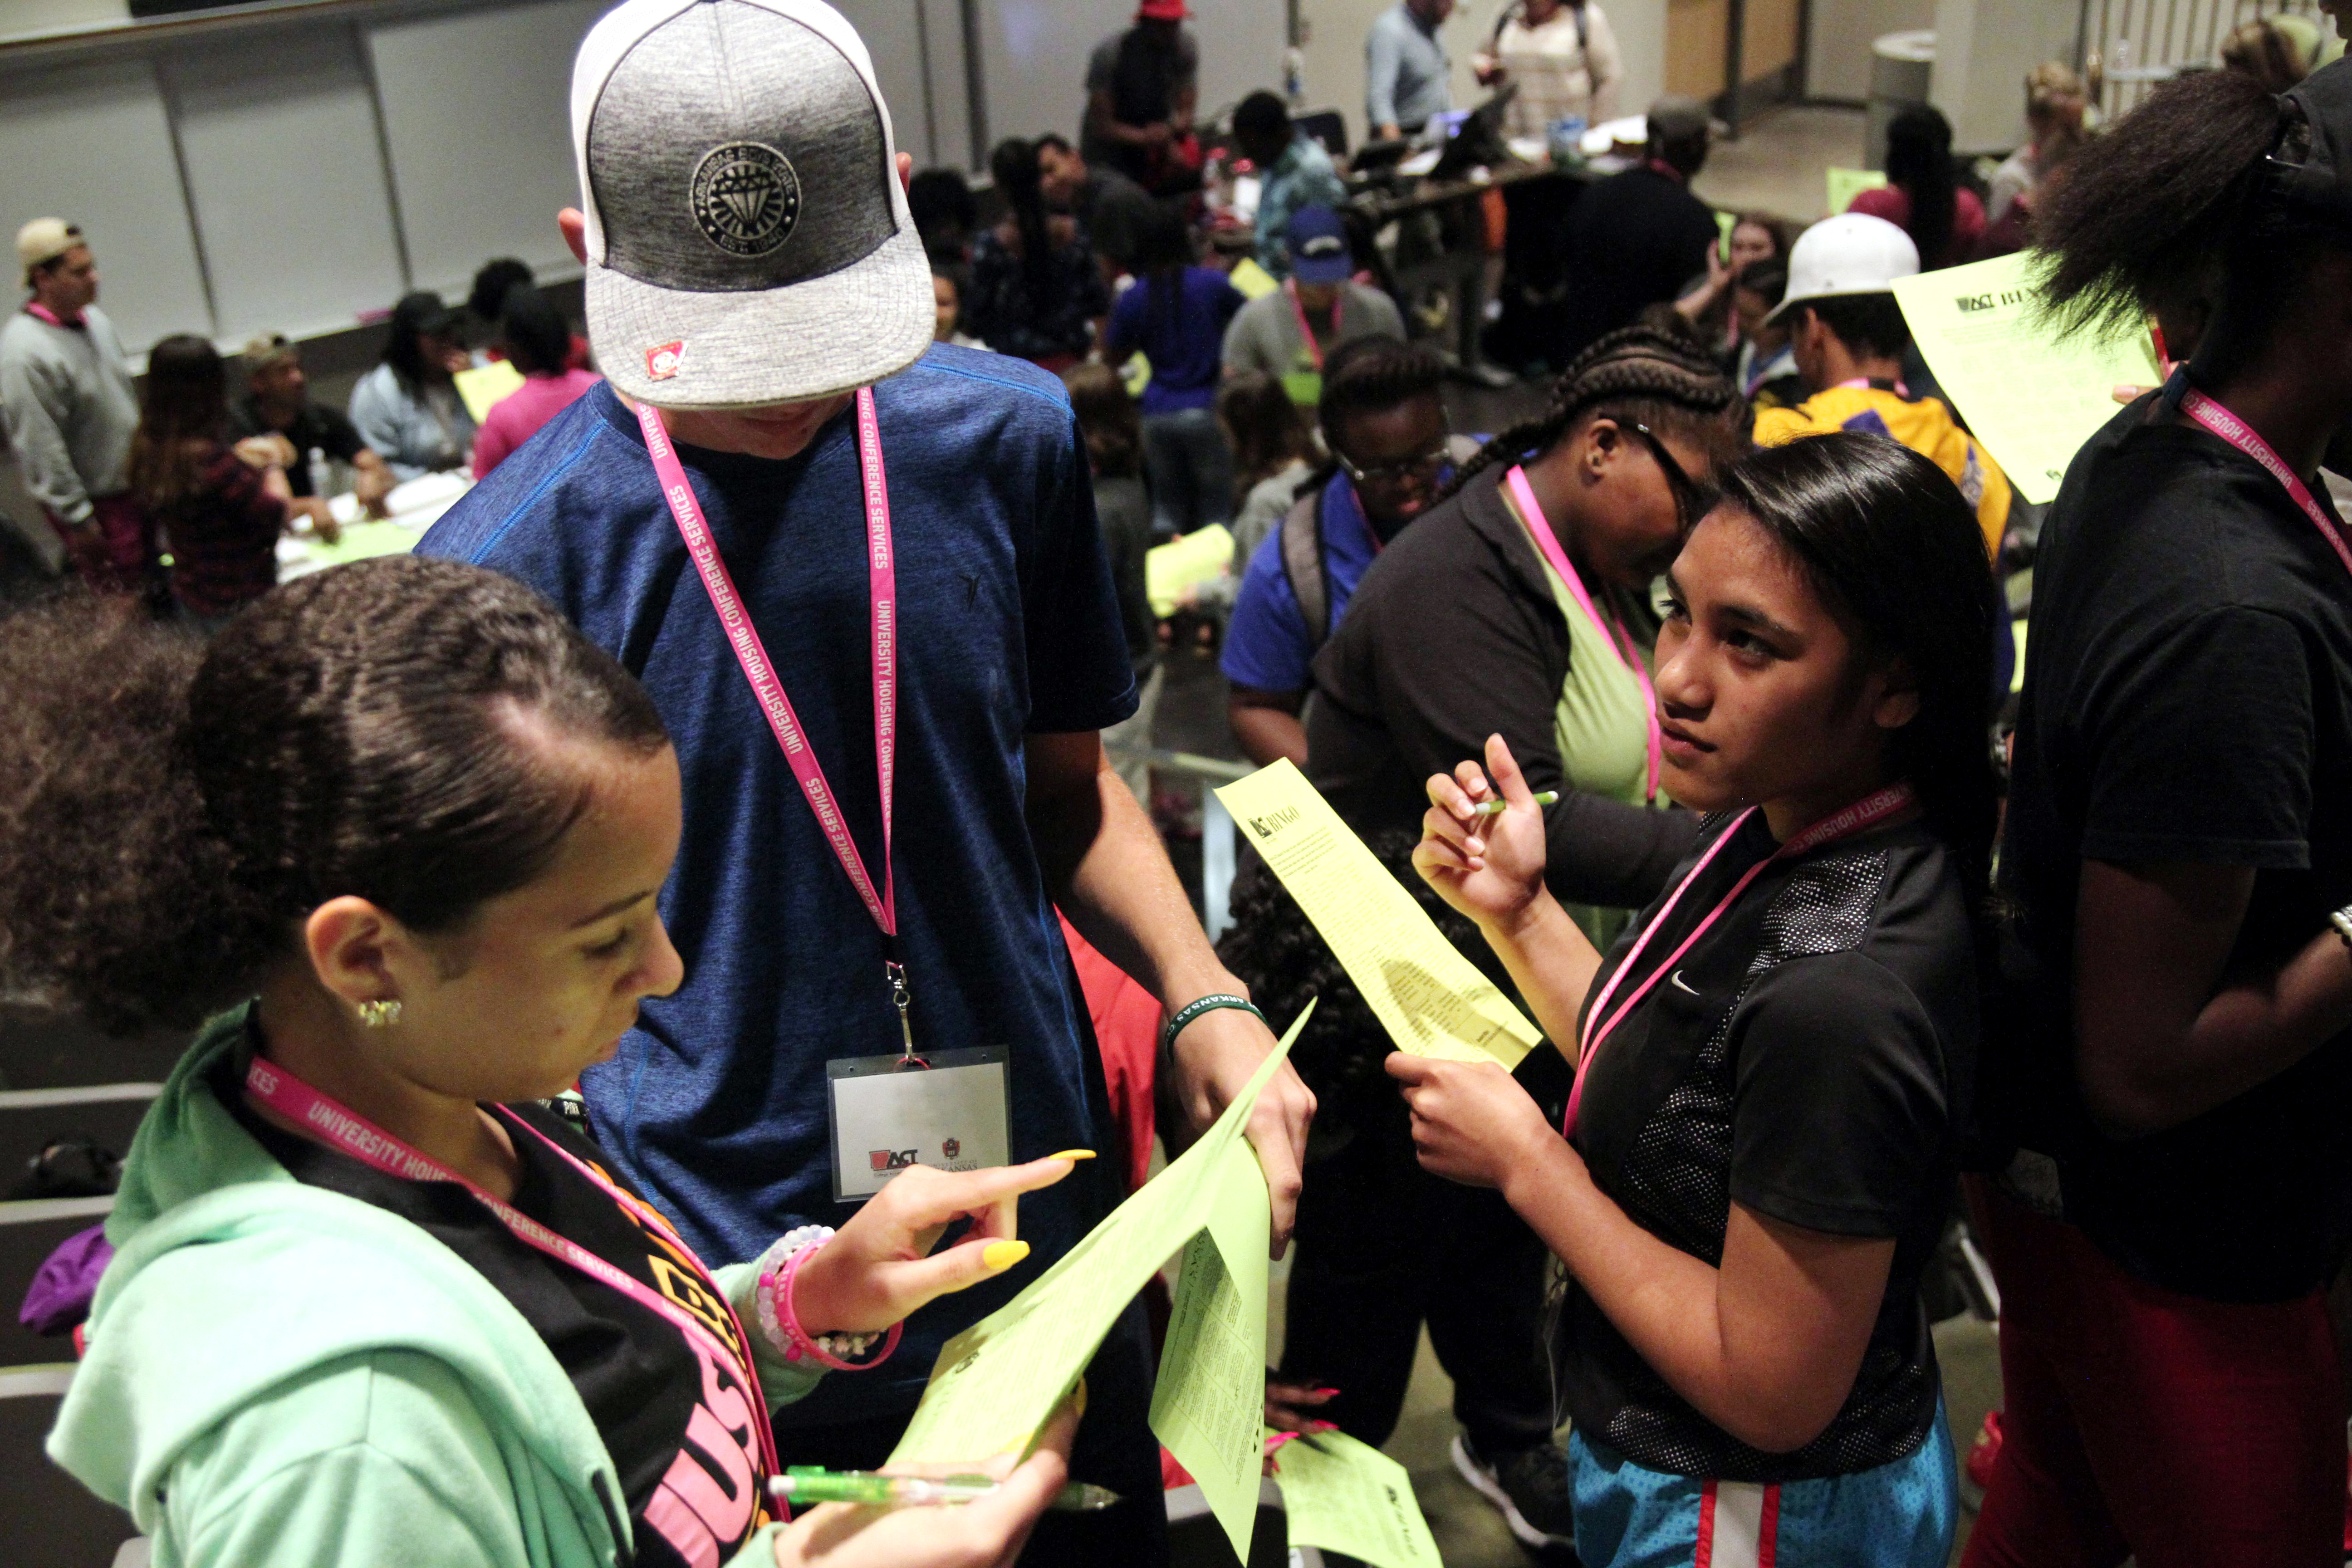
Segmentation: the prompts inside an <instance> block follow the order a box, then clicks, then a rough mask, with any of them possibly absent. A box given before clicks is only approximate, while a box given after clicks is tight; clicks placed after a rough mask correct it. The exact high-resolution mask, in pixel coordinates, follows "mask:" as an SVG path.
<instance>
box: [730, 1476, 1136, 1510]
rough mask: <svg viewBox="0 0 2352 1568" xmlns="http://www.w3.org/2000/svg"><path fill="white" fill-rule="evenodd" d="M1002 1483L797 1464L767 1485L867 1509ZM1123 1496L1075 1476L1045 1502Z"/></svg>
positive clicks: (1055, 1504) (983, 1492) (784, 1493)
mask: <svg viewBox="0 0 2352 1568" xmlns="http://www.w3.org/2000/svg"><path fill="white" fill-rule="evenodd" d="M999 1484H1000V1483H998V1482H996V1481H993V1480H991V1479H989V1478H988V1477H986V1476H886V1475H881V1474H879V1473H877V1472H876V1471H873V1470H827V1469H823V1468H818V1467H816V1466H814V1465H795V1466H793V1467H792V1468H790V1469H787V1470H786V1471H785V1472H784V1473H783V1474H782V1475H781V1476H778V1477H776V1478H775V1479H772V1480H771V1481H770V1482H769V1483H768V1490H769V1491H771V1492H772V1493H773V1494H774V1495H775V1496H777V1497H780V1498H782V1499H783V1500H785V1501H786V1502H792V1503H818V1502H854V1503H862V1504H864V1505H865V1506H866V1507H868V1508H922V1507H926V1506H936V1505H939V1504H942V1503H960V1502H972V1501H974V1500H978V1499H981V1498H984V1497H986V1496H987V1495H988V1494H989V1493H991V1492H992V1491H995V1490H996V1489H998V1486H999ZM1118 1500H1119V1496H1118V1493H1117V1492H1115V1491H1112V1490H1111V1489H1109V1488H1108V1487H1098V1486H1094V1485H1091V1484H1089V1483H1087V1482H1085V1481H1072V1482H1071V1483H1070V1484H1069V1485H1067V1486H1066V1487H1064V1488H1063V1489H1061V1490H1060V1491H1058V1492H1055V1494H1054V1500H1053V1501H1052V1502H1049V1503H1047V1504H1046V1505H1045V1506H1046V1507H1047V1508H1049V1509H1052V1510H1055V1511H1056V1512H1060V1513H1093V1512H1095V1511H1097V1510H1100V1509H1106V1508H1108V1507H1110V1506H1111V1505H1112V1504H1114V1503H1116V1502H1118Z"/></svg>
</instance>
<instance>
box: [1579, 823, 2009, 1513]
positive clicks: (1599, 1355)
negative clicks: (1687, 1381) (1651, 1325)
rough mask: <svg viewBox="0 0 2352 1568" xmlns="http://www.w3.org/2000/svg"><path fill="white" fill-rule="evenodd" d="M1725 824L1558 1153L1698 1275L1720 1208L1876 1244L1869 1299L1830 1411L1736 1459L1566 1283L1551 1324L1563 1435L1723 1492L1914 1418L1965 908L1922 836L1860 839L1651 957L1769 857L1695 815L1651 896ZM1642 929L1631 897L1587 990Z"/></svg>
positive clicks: (1634, 980) (1929, 1377) (1633, 979)
mask: <svg viewBox="0 0 2352 1568" xmlns="http://www.w3.org/2000/svg"><path fill="white" fill-rule="evenodd" d="M1725 832H1735V833H1737V835H1738V837H1736V838H1735V839H1734V840H1733V842H1731V843H1730V844H1728V845H1727V846H1726V847H1725V848H1724V850H1723V852H1722V853H1721V854H1719V855H1717V857H1716V858H1715V859H1714V860H1713V862H1712V863H1710V864H1709V865H1708V866H1707V867H1706V869H1705V870H1704V871H1703V872H1701V873H1700V874H1699V875H1698V876H1697V878H1696V880H1695V881H1694V882H1693V884H1692V886H1691V887H1690V888H1689V889H1688V890H1687V891H1686V892H1685V893H1684V895H1683V897H1682V899H1681V900H1680V901H1679V902H1678V903H1677V904H1676V905H1675V909H1674V910H1673V911H1672V913H1671V915H1670V916H1669V918H1667V919H1666V920H1665V921H1664V922H1663V923H1662V924H1661V925H1660V926H1659V929H1658V933H1657V935H1656V937H1655V938H1654V939H1653V940H1652V941H1651V942H1649V944H1648V945H1647V946H1646V947H1645V948H1644V949H1643V952H1642V954H1641V956H1640V962H1639V964H1638V965H1637V966H1636V967H1635V968H1634V969H1633V971H1631V972H1630V973H1628V974H1627V976H1626V980H1625V983H1624V984H1623V985H1622V987H1620V988H1619V990H1618V993H1617V994H1615V995H1614V996H1612V997H1611V999H1610V1002H1611V1006H1612V1011H1613V1010H1614V1009H1615V1008H1616V1007H1617V1006H1619V1005H1622V1004H1623V1002H1624V1001H1625V999H1626V998H1627V997H1629V996H1631V995H1632V994H1633V993H1634V992H1635V991H1636V990H1637V989H1638V988H1639V987H1640V986H1641V984H1642V983H1643V981H1644V980H1645V979H1647V978H1648V977H1649V976H1650V975H1651V974H1653V973H1656V971H1657V970H1658V969H1659V967H1660V966H1661V965H1663V964H1664V963H1665V962H1666V960H1667V959H1668V958H1669V957H1670V956H1673V957H1674V967H1673V969H1672V970H1671V971H1670V972H1669V973H1668V974H1667V975H1666V976H1665V978H1664V979H1663V980H1661V981H1660V982H1659V983H1658V984H1655V985H1654V986H1652V987H1651V988H1650V990H1649V991H1648V992H1647V993H1646V994H1643V997H1642V999H1641V1001H1640V1003H1639V1005H1635V1006H1633V1008H1632V1009H1631V1010H1630V1011H1628V1012H1626V1013H1625V1015H1624V1016H1623V1018H1622V1021H1621V1022H1620V1023H1618V1024H1617V1025H1616V1026H1615V1027H1614V1028H1613V1029H1612V1031H1611V1032H1610V1033H1609V1034H1608V1036H1607V1037H1606V1038H1605V1039H1604V1040H1603V1041H1602V1042H1601V1046H1600V1047H1599V1048H1598V1049H1596V1050H1595V1051H1594V1052H1593V1054H1592V1056H1591V1059H1590V1060H1589V1061H1588V1063H1587V1064H1586V1068H1585V1072H1586V1083H1585V1089H1584V1099H1583V1105H1582V1109H1581V1110H1580V1113H1579V1120H1578V1122H1577V1128H1576V1136H1575V1139H1574V1142H1575V1144H1576V1148H1577V1151H1578V1152H1580V1153H1581V1154H1582V1155H1583V1156H1584V1159H1585V1163H1586V1164H1587V1166H1588V1167H1589V1168H1590V1169H1591V1173H1592V1179H1593V1182H1594V1183H1595V1184H1597V1185H1598V1186H1599V1187H1600V1188H1601V1191H1602V1192H1604V1193H1606V1194H1609V1196H1610V1197H1611V1198H1612V1199H1613V1200H1615V1201H1616V1203H1617V1204H1618V1205H1620V1206H1622V1208H1623V1209H1624V1210H1625V1212H1626V1214H1627V1215H1629V1216H1630V1217H1631V1218H1632V1219H1633V1222H1634V1223H1635V1224H1636V1225H1639V1226H1642V1228H1643V1229H1644V1230H1647V1231H1649V1232H1650V1233H1651V1234H1652V1235H1654V1236H1655V1237H1658V1238H1659V1239H1660V1240H1662V1241H1664V1242H1665V1243H1667V1244H1668V1245H1669V1246H1671V1247H1677V1248H1679V1249H1680V1250H1682V1251H1684V1252H1686V1253H1689V1254H1690V1255H1691V1256H1693V1257H1695V1258H1699V1259H1701V1260H1702V1261H1704V1262H1706V1263H1707V1264H1710V1265H1715V1266H1720V1264H1721V1263H1722V1260H1723V1246H1724V1236H1725V1232H1726V1227H1727V1225H1728V1222H1729V1218H1730V1213H1731V1205H1733V1204H1735V1203H1737V1204H1738V1205H1741V1206H1742V1207H1743V1208H1747V1209H1749V1210H1751V1211H1753V1212H1755V1213H1757V1214H1760V1215H1766V1216H1767V1217H1769V1218H1771V1219H1775V1220H1780V1221H1781V1222H1783V1223H1785V1224H1788V1225H1793V1226H1802V1227H1804V1228H1805V1229H1808V1230H1817V1231H1823V1232H1827V1233H1828V1234H1831V1235H1833V1236H1845V1237H1878V1238H1892V1239H1893V1240H1894V1242H1895V1260H1894V1265H1893V1267H1892V1268H1891V1269H1890V1270H1889V1272H1888V1276H1887V1281H1886V1293H1885V1297H1884V1299H1883V1300H1882V1302H1881V1305H1880V1308H1879V1312H1878V1319H1877V1321H1876V1322H1875V1323H1874V1325H1873V1327H1872V1329H1871V1335H1870V1342H1869V1345H1868V1347H1867V1348H1866V1350H1865V1351H1864V1355H1863V1362H1862V1366H1861V1369H1860V1371H1859V1372H1858V1373H1857V1374H1856V1376H1855V1379H1854V1384H1853V1388H1852V1389H1851V1390H1850V1391H1849V1392H1848V1394H1847V1395H1846V1399H1845V1403H1844V1405H1843V1406H1842V1407H1841V1408H1840V1409H1839V1411H1838V1414H1837V1415H1835V1416H1834V1417H1833V1418H1832V1420H1831V1422H1830V1425H1829V1426H1828V1428H1827V1429H1826V1430H1824V1431H1823V1432H1822V1435H1821V1436H1818V1437H1816V1438H1814V1439H1813V1440H1812V1441H1811V1443H1808V1444H1807V1445H1805V1447H1802V1448H1800V1449H1798V1450H1797V1451H1796V1452H1794V1453H1790V1454H1769V1453H1765V1452H1763V1451H1761V1450H1759V1449H1756V1448H1751V1447H1748V1445H1747V1444H1745V1443H1742V1442H1740V1441H1739V1440H1738V1438H1736V1437H1733V1436H1731V1435H1730V1434H1728V1433H1727V1432H1725V1431H1724V1430H1723V1429H1722V1428H1720V1427H1718V1426H1716V1425H1715V1424H1714V1423H1713V1422H1711V1421H1709V1420H1707V1419H1706V1417H1705V1416H1704V1415H1700V1414H1699V1413H1698V1412H1697V1411H1696V1409H1694V1408H1692V1406H1691V1405H1690V1404H1689V1402H1688V1401H1686V1400H1685V1399H1684V1398H1683V1397H1682V1396H1681V1395H1680V1394H1676V1393H1675V1391H1674V1390H1673V1389H1671V1388H1670V1387H1668V1386H1667V1385H1666V1383H1665V1380H1664V1379H1663V1378H1661V1377H1660V1376H1659V1375H1658V1374H1657V1373H1655V1372H1654V1371H1652V1370H1651V1368H1650V1365H1649V1363H1647V1362H1645V1361H1643V1359H1642V1357H1641V1354H1640V1352H1637V1351H1635V1350H1634V1349H1633V1346H1632V1345H1631V1344H1630V1343H1628V1342H1626V1339H1625V1337H1624V1335H1623V1334H1622V1333H1620V1332H1619V1331H1618V1330H1617V1326H1616V1325H1615V1324H1614V1323H1612V1322H1611V1321H1610V1320H1609V1318H1608V1316H1607V1315H1606V1314H1605V1313H1603V1312H1602V1311H1601V1309H1600V1308H1599V1307H1598V1306H1597V1305H1595V1304H1594V1302H1593V1300H1592V1299H1591V1297H1590V1296H1589V1295H1587V1294H1586V1293H1585V1292H1584V1291H1583V1290H1582V1289H1580V1287H1578V1286H1577V1285H1576V1284H1575V1282H1574V1281H1573V1280H1570V1282H1569V1283H1568V1285H1567V1288H1566V1289H1567V1294H1566V1298H1565V1300H1564V1301H1563V1303H1562V1308H1561V1313H1560V1321H1559V1339H1560V1343H1561V1352H1562V1353H1561V1354H1560V1356H1559V1360H1558V1363H1557V1365H1558V1366H1559V1379H1560V1384H1561V1392H1562V1394H1563V1395H1564V1396H1565V1400H1566V1403H1567V1405H1568V1408H1569V1411H1570V1415H1572V1416H1573V1418H1574V1420H1575V1423H1576V1426H1577V1427H1578V1429H1579V1430H1580V1431H1582V1432H1584V1433H1586V1434H1587V1435H1588V1436H1592V1437H1597V1438H1599V1439H1601V1441H1603V1442H1605V1443H1607V1444H1608V1445H1610V1446H1611V1447H1614V1448H1616V1449H1617V1450H1618V1451H1619V1452H1621V1453H1622V1454H1624V1455H1625V1456H1626V1457H1627V1458H1631V1459H1633V1461H1634V1462H1635V1463H1637V1464H1640V1465H1643V1466H1646V1467H1648V1468H1652V1469H1659V1470H1665V1471H1668V1472H1671V1473H1674V1474H1677V1475H1693V1476H1712V1477H1717V1478H1719V1479H1726V1480H1739V1481H1791V1480H1802V1479H1812V1478H1816V1477H1822V1476H1836V1475H1851V1474H1853V1472H1855V1471H1858V1470H1864V1469H1870V1468H1875V1467H1877V1466H1879V1465H1884V1464H1888V1463H1891V1462H1893V1461H1894V1460H1895V1459H1899V1458H1903V1457H1904V1456H1906V1455H1907V1454H1909V1453H1911V1452H1912V1451H1913V1450H1914V1449H1915V1448H1916V1447H1918V1445H1919V1442H1920V1440H1921V1439H1922V1438H1923V1437H1924V1436H1926V1435H1927V1430H1928V1427H1929V1425H1930V1423H1932V1422H1933V1421H1934V1420H1935V1419H1936V1398H1937V1372H1936V1352H1935V1346H1934V1343H1933V1342H1932V1341H1931V1340H1930V1339H1929V1337H1928V1334H1927V1315H1926V1313H1925V1311H1924V1310H1922V1309H1921V1307H1920V1303H1919V1295H1918V1284H1919V1273H1920V1269H1921V1268H1922V1267H1923V1266H1924V1265H1925V1264H1926V1263H1927V1259H1928V1258H1929V1257H1930V1255H1931V1254H1933V1252H1934V1251H1935V1247H1936V1243H1937V1239H1938V1238H1939V1237H1941V1236H1942V1234H1943V1227H1944V1219H1945V1215H1946V1213H1947V1211H1948V1206H1949V1204H1950V1198H1951V1184H1952V1176H1953V1171H1954V1169H1955V1163H1956V1150H1957V1144H1956V1138H1955V1132H1954V1130H1955V1129H1956V1128H1957V1127H1958V1126H1959V1125H1961V1124H1962V1122H1963V1121H1964V1120H1965V1117H1966V1115H1967V1112H1968V1109H1969V1108H1968V1105H1967V1096H1968V1086H1969V1084H1970V1082H1971V1081H1972V1079H1973V1075H1974V1071H1975V1062H1976V1051H1977V1039H1978V1028H1979V1016H1978V1010H1979V988H1978V981H1977V967H1976V951H1975V945H1974V937H1973V933H1972V931H1971V930H1970V927H1969V919H1968V906H1967V900H1966V896H1965V894H1964V892H1963V890H1962V886H1961V882H1960V879H1959V876H1958V872H1957V870H1956V869H1955V868H1954V867H1953V865H1952V862H1951V859H1950V858H1949V857H1948V855H1947V854H1946V853H1945V851H1944V848H1943V847H1942V845H1941V844H1940V843H1939V842H1938V841H1937V839H1936V838H1935V837H1933V836H1932V835H1931V834H1929V833H1928V832H1927V830H1926V829H1925V828H1924V827H1922V826H1919V825H1917V824H1916V823H1914V824H1908V825H1904V826H1895V827H1888V828H1883V829H1880V830H1878V831H1876V832H1872V833H1866V834H1863V835H1861V836H1859V837H1853V838H1850V839H1845V840H1842V841H1839V842H1836V843H1832V844H1829V845H1826V846H1823V847H1821V848H1819V849H1816V850H1814V851H1812V852H1811V853H1810V854H1805V855H1797V856H1792V857H1790V858H1788V859H1786V860H1781V861H1777V862H1774V863H1773V864H1771V865H1769V866H1768V867H1767V868H1765V870H1764V871H1763V872H1762V873H1761V874H1760V875H1759V876H1758V877H1757V879H1756V880H1755V881H1754V882H1753V883H1751V884H1750V885H1749V887H1748V890H1747V892H1746V894H1745V895H1744V896H1743V897H1742V898H1741V899H1740V900H1739V901H1738V903H1736V904H1734V905H1732V906H1731V907H1730V908H1729V909H1728V910H1726V911H1725V913H1724V914H1723V915H1722V916H1721V917H1720V918H1719V919H1717V921H1715V923H1714V924H1713V925H1712V926H1709V927H1708V928H1707V929H1706V931H1705V933H1704V934H1702V935H1701V936H1700V937H1699V938H1698V940H1697V941H1696V942H1693V943H1692V944H1691V945H1690V947H1689V948H1688V949H1687V950H1686V951H1684V952H1680V954H1679V955H1678V956H1675V954H1676V950H1677V949H1678V948H1681V947H1682V944H1683V942H1684V939H1685V938H1686V937H1688V936H1689V935H1690V933H1691V932H1692V931H1695V930H1696V929H1697V928H1698V926H1699V924H1700V922H1701V921H1703V920H1704V918H1705V917H1706V914H1707V912H1708V911H1709V910H1713V909H1714V908H1715V907H1716V906H1717V903H1718V902H1719V901H1720V900H1722V899H1723V897H1724V896H1725V894H1727V892H1729V891H1730V889H1732V887H1733V886H1734V885H1735V884H1736V883H1737V882H1738V879H1739V878H1740V876H1741V875H1742V874H1744V873H1745V872H1746V871H1747V870H1748V868H1750V867H1752V866H1754V865H1755V864H1756V863H1757V862H1758V861H1759V860H1762V859H1764V858H1767V857H1769V856H1770V855H1771V854H1772V852H1773V850H1774V849H1775V848H1776V847H1777V846H1776V844H1775V842H1774V840H1773V838H1772V835H1771V832H1770V830H1769V828H1767V827H1766V826H1764V818H1763V816H1762V814H1761V813H1757V814H1754V815H1751V816H1748V817H1746V818H1744V819H1733V821H1732V822H1728V823H1727V821H1726V820H1725V819H1723V818H1721V817H1715V818H1710V819H1709V820H1708V824H1707V828H1706V832H1705V834H1704V836H1703V837H1702V839H1701V841H1700V844H1699V846H1698V847H1696V849H1694V851H1693V855H1692V858H1691V861H1690V862H1688V863H1686V865H1685V868H1683V869H1678V870H1677V871H1676V872H1675V877H1674V879H1673V880H1671V881H1670V882H1669V883H1668V886H1669V888H1672V887H1674V886H1676V885H1678V884H1679V883H1680V881H1681V879H1682V878H1683V877H1684V876H1685V875H1686V874H1687V867H1688V865H1689V864H1695V863H1696V859H1697V858H1698V855H1699V854H1700V853H1701V852H1703V850H1704V849H1705V847H1706V845H1708V844H1711V843H1713V842H1715V841H1716V839H1717V837H1719V836H1720V835H1721V834H1723V833H1725ZM1663 901H1664V900H1663V898H1662V899H1661V900H1659V902H1661V903H1662V902H1663ZM1658 920H1659V904H1658V903H1653V904H1652V905H1651V907H1650V908H1649V909H1647V910H1643V913H1642V917H1641V919H1640V921H1637V922H1636V924H1635V925H1634V927H1633V929H1632V930H1631V931H1628V932H1627V933H1626V934H1625V936H1624V937H1622V938H1621V939H1620V940H1619V942H1617V944H1616V945H1615V947H1614V948H1612V950H1611V952H1610V954H1609V956H1608V958H1607V959H1606V960H1605V961H1604V962H1603V963H1602V964H1601V972H1600V973H1599V975H1598V976H1596V977H1595V979H1594V982H1593V985H1592V989H1591V993H1590V997H1598V996H1600V995H1601V991H1602V989H1603V988H1604V987H1605V986H1607V985H1608V984H1609V982H1610V979H1611V977H1612V975H1614V974H1615V973H1617V972H1618V970H1619V969H1620V968H1621V966H1622V965H1624V964H1625V963H1626V962H1627V959H1628V954H1629V952H1631V949H1632V946H1633V941H1634V939H1635V937H1636V936H1637V935H1638V934H1639V932H1640V931H1643V930H1645V929H1647V928H1648V927H1649V926H1650V924H1651V923H1652V922H1654V921H1658ZM1588 1005H1590V998H1589V999H1588Z"/></svg>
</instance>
